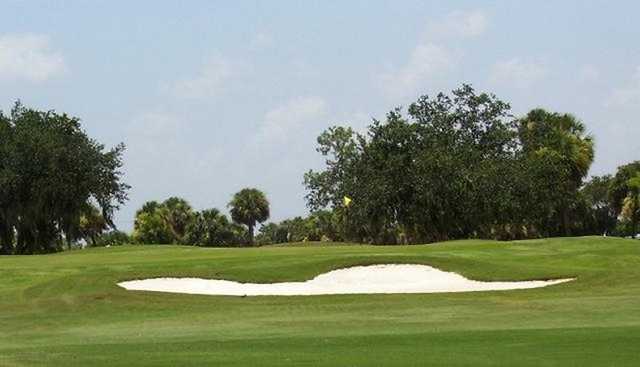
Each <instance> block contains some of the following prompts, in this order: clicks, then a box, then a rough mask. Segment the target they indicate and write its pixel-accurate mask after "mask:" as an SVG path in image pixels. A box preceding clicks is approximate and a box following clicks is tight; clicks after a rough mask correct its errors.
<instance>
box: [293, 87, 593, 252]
mask: <svg viewBox="0 0 640 367" xmlns="http://www.w3.org/2000/svg"><path fill="white" fill-rule="evenodd" d="M509 108H510V107H509V105H508V104H507V103H505V102H503V101H501V100H499V99H498V98H496V97H495V96H493V95H491V94H486V93H480V94H477V93H476V92H475V91H474V90H473V89H472V88H471V87H470V86H468V85H463V86H462V87H461V88H460V89H457V90H454V91H453V92H452V94H451V96H447V95H444V94H439V95H437V96H436V97H435V98H429V97H428V96H423V97H421V98H419V99H418V101H416V102H415V103H413V104H411V105H410V107H409V109H408V115H404V114H403V113H402V111H401V110H400V109H395V110H393V111H391V112H389V114H388V115H387V116H386V120H385V121H384V122H382V121H377V120H374V121H373V123H372V125H371V126H370V127H369V129H368V131H367V133H366V134H357V133H355V132H354V131H353V130H351V129H349V128H343V127H333V128H330V129H328V130H327V131H325V132H324V133H323V134H322V135H320V137H319V138H318V148H317V151H318V152H319V153H321V154H322V155H323V156H324V157H325V158H326V160H325V169H324V170H322V171H319V172H318V171H309V172H307V173H306V174H305V177H304V183H305V186H306V188H307V190H308V194H307V196H306V199H307V204H308V206H309V208H310V209H311V210H313V211H317V210H320V209H324V208H327V207H328V208H330V209H331V210H332V212H333V213H334V218H335V219H337V221H334V222H333V223H334V224H333V228H334V232H335V234H334V236H336V237H338V236H339V237H341V238H342V239H345V240H353V241H357V242H371V243H419V242H431V241H439V240H447V239H452V238H470V237H471V238H473V237H487V238H498V239H515V238H525V237H533V236H548V235H559V234H568V233H570V232H571V230H572V229H578V228H580V230H581V231H582V230H584V228H586V227H585V224H584V223H583V221H582V220H581V218H578V213H579V212H581V211H582V212H584V211H585V210H586V206H585V203H584V202H582V201H580V199H579V189H580V187H581V186H582V180H583V178H584V177H585V175H586V173H587V172H588V169H589V167H590V165H591V162H592V161H593V141H592V138H591V137H590V136H589V135H587V134H586V133H585V128H584V125H583V124H582V123H580V122H579V121H578V120H576V119H575V118H574V117H572V116H571V115H567V114H557V113H551V112H547V111H544V110H541V109H538V110H533V111H531V112H530V113H529V114H528V115H527V116H526V117H525V118H523V119H520V120H513V119H512V117H511V115H510V113H509ZM345 196H348V197H349V198H351V199H352V203H351V205H349V206H348V207H345V206H344V205H343V203H342V201H343V198H344V197H345ZM338 234H339V235H338Z"/></svg>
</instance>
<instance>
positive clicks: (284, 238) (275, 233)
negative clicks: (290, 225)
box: [256, 222, 289, 245]
mask: <svg viewBox="0 0 640 367" xmlns="http://www.w3.org/2000/svg"><path fill="white" fill-rule="evenodd" d="M285 242H289V239H288V231H287V228H286V227H285V226H282V225H279V224H278V223H273V222H271V223H267V224H264V225H262V226H261V227H260V230H259V233H258V235H257V236H256V243H258V244H260V245H272V244H276V243H285Z"/></svg>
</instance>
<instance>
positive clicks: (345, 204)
mask: <svg viewBox="0 0 640 367" xmlns="http://www.w3.org/2000/svg"><path fill="white" fill-rule="evenodd" d="M342 200H343V202H344V206H347V207H348V206H349V205H351V198H350V197H348V196H345V197H344V198H343V199H342Z"/></svg>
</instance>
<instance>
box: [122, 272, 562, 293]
mask: <svg viewBox="0 0 640 367" xmlns="http://www.w3.org/2000/svg"><path fill="white" fill-rule="evenodd" d="M571 280H573V279H556V280H531V281H522V282H481V281H476V280H470V279H467V278H465V277H463V276H462V275H460V274H456V273H449V272H445V271H442V270H438V269H436V268H433V267H430V266H426V265H409V264H405V265H371V266H356V267H352V268H346V269H339V270H333V271H330V272H328V273H324V274H320V275H318V276H317V277H315V278H313V279H311V280H307V281H305V282H284V283H270V284H269V283H267V284H260V283H239V282H234V281H229V280H215V279H199V278H154V279H145V280H132V281H126V282H121V283H118V285H119V286H121V287H123V288H125V289H128V290H139V291H153V292H171V293H188V294H209V295H220V296H310V295H322V294H375V293H444V292H478V291H497V290H510V289H528V288H540V287H546V286H549V285H554V284H560V283H564V282H568V281H571Z"/></svg>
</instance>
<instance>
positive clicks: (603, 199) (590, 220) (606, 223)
mask: <svg viewBox="0 0 640 367" xmlns="http://www.w3.org/2000/svg"><path fill="white" fill-rule="evenodd" d="M612 182H613V178H612V177H611V176H610V175H605V176H594V177H592V178H591V180H589V181H588V182H587V183H585V185H584V186H583V187H582V189H581V190H580V195H581V199H582V200H584V203H585V205H586V207H587V212H586V213H585V215H584V216H583V218H584V221H585V229H584V231H583V232H584V233H591V234H596V233H614V232H615V228H616V224H617V221H618V215H617V214H616V211H615V208H614V206H613V204H612V200H611V197H610V192H609V191H610V188H611V185H612Z"/></svg>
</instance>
